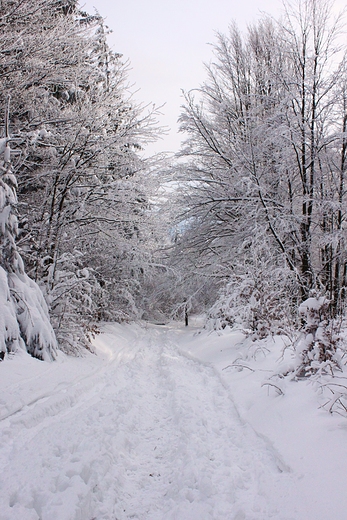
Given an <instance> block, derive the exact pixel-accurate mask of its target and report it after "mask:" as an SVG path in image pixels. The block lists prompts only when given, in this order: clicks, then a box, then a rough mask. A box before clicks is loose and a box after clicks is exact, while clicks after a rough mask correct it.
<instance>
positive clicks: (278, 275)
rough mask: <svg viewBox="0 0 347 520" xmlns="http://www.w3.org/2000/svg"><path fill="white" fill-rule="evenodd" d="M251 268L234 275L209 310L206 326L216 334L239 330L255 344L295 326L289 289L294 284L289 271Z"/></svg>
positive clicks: (259, 266)
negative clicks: (238, 328) (235, 328)
mask: <svg viewBox="0 0 347 520" xmlns="http://www.w3.org/2000/svg"><path fill="white" fill-rule="evenodd" d="M265 267H266V266H265V265H264V264H262V265H258V266H257V267H256V268H255V267H254V266H248V268H247V269H246V270H245V271H246V272H244V273H242V274H234V275H233V276H232V278H231V280H230V281H229V283H228V284H227V285H226V287H225V288H224V289H223V290H222V291H221V293H220V297H219V299H218V300H217V302H216V303H215V305H214V306H213V307H212V308H211V309H210V312H209V315H208V322H207V326H208V327H209V328H212V329H214V330H220V329H224V328H225V327H240V328H242V329H244V331H245V333H246V334H247V335H249V336H252V338H253V339H254V340H259V339H263V338H265V337H267V336H268V335H269V334H278V333H281V332H283V330H284V329H285V328H286V325H288V324H290V323H292V322H293V310H292V309H291V306H290V304H288V302H290V297H288V296H289V294H290V289H291V287H292V284H293V283H294V282H293V280H292V277H291V273H289V272H288V271H287V270H286V269H281V268H277V269H276V268H275V269H272V271H271V276H269V270H268V269H267V270H266V269H265Z"/></svg>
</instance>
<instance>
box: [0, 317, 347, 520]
mask: <svg viewBox="0 0 347 520" xmlns="http://www.w3.org/2000/svg"><path fill="white" fill-rule="evenodd" d="M251 348H253V349H254V346H251ZM279 348H280V347H279V345H278V344H277V343H275V342H274V345H273V349H271V351H270V352H269V353H268V352H265V351H264V350H259V352H255V357H256V358H257V359H256V361H254V356H253V357H252V360H253V365H252V364H251V363H250V364H248V368H244V369H243V370H240V371H237V370H235V368H234V367H231V366H230V365H231V364H232V362H233V361H234V360H235V359H236V358H238V357H239V355H240V354H241V355H242V356H243V358H244V357H245V355H246V351H247V349H249V345H248V344H247V341H246V342H245V339H244V337H243V336H242V334H241V333H238V332H223V333H222V334H220V335H218V334H216V333H213V334H211V333H208V332H206V331H203V332H199V323H198V322H196V323H195V324H193V326H190V327H188V328H185V327H183V326H178V325H175V324H171V325H166V326H160V325H149V324H147V325H146V324H142V325H134V324H132V325H117V324H108V325H106V326H105V327H104V329H103V333H102V334H100V335H99V336H97V338H96V339H95V349H96V352H97V355H92V354H88V355H87V356H86V357H85V358H79V359H76V358H68V357H66V356H65V355H63V354H59V356H58V360H57V361H56V362H54V363H44V362H41V361H37V360H35V359H33V358H31V357H29V356H28V355H27V354H24V353H20V354H18V355H16V356H14V357H12V358H7V359H6V360H5V361H4V362H2V363H0V443H1V445H0V468H1V469H0V520H39V519H40V520H125V519H136V520H174V519H175V520H268V519H276V520H345V519H346V518H347V493H346V489H347V469H346V468H347V420H346V419H344V418H343V417H340V416H337V415H336V416H335V415H329V414H328V413H327V412H326V411H324V410H322V409H319V408H318V399H317V394H316V392H315V391H314V389H313V388H312V385H308V384H307V383H306V382H302V381H300V382H297V383H294V382H293V383H292V384H290V385H288V387H287V389H286V392H285V395H280V396H277V395H276V392H275V391H273V390H274V389H271V388H270V387H262V386H261V383H262V381H264V380H266V379H267V378H268V377H269V375H270V373H271V370H273V368H274V366H275V365H276V360H277V358H278V355H279ZM254 364H256V370H255V371H254V372H253V371H252V366H255V365H254ZM240 365H244V366H246V363H244V362H243V361H242V362H240Z"/></svg>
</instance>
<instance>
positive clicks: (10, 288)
mask: <svg viewBox="0 0 347 520" xmlns="http://www.w3.org/2000/svg"><path fill="white" fill-rule="evenodd" d="M8 113H9V99H8V103H7V107H6V117H5V134H6V135H5V138H4V139H2V140H1V142H3V141H5V146H4V147H3V148H2V150H3V151H2V154H1V155H2V159H3V160H2V161H1V163H0V352H1V359H3V357H4V356H5V354H6V353H7V352H15V351H16V350H17V349H18V348H22V349H25V350H27V352H29V353H30V354H31V355H32V356H33V357H36V358H38V359H42V360H47V361H48V360H52V359H54V358H55V354H56V349H57V343H56V338H55V334H54V332H53V329H52V326H51V324H50V321H49V316H48V309H47V305H46V302H45V300H44V298H43V294H42V292H41V290H40V288H39V286H38V285H37V284H36V283H35V282H34V281H33V280H31V279H30V278H29V277H28V275H27V274H26V273H25V270H24V265H23V261H22V258H21V256H20V255H19V253H18V251H17V247H16V243H15V238H16V236H17V232H18V224H17V216H16V205H17V194H16V187H17V181H16V178H15V176H14V175H13V173H12V170H11V151H10V146H9V140H10V138H9V131H8V127H9V124H8Z"/></svg>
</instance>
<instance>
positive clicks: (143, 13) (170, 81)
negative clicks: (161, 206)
mask: <svg viewBox="0 0 347 520" xmlns="http://www.w3.org/2000/svg"><path fill="white" fill-rule="evenodd" d="M338 1H339V2H343V3H344V1H343V0H338ZM80 3H81V5H82V6H84V9H85V10H86V11H88V12H89V13H93V12H94V8H96V9H97V10H98V11H99V13H100V15H102V16H103V17H104V18H105V19H106V24H107V25H108V26H109V28H110V29H112V31H113V33H112V34H111V35H110V38H109V41H110V44H111V47H112V49H113V50H114V51H116V52H119V53H121V54H123V59H129V61H130V63H131V70H130V71H129V79H130V83H131V84H133V87H132V90H133V91H136V90H137V91H138V92H137V93H136V94H135V97H136V100H138V101H141V102H143V103H145V104H148V103H154V104H155V105H157V106H160V105H163V104H165V106H164V107H163V108H162V109H161V112H162V113H163V115H162V116H161V118H160V124H161V125H165V126H168V127H170V128H171V130H170V133H169V135H168V136H167V137H165V138H164V139H163V140H162V141H159V142H158V143H157V144H156V145H151V147H150V151H151V152H154V151H172V152H176V151H178V149H179V145H180V141H181V137H182V136H181V135H180V134H178V126H177V118H178V116H179V114H180V106H181V104H182V102H183V100H182V95H181V90H182V89H183V90H189V89H192V88H195V87H198V86H199V85H200V84H201V83H202V82H203V81H204V79H205V76H206V74H205V71H204V66H203V63H204V62H205V63H207V62H209V61H210V59H211V57H212V50H211V46H210V45H209V43H214V42H215V41H216V38H215V32H216V31H221V32H223V33H225V32H226V31H227V29H228V25H229V24H230V22H231V21H232V20H235V21H236V23H237V25H238V26H239V27H240V28H241V29H245V28H246V27H247V25H248V24H249V23H252V22H254V21H256V20H257V18H258V17H259V16H261V12H264V11H265V12H266V13H269V14H272V15H274V16H275V17H277V16H278V15H279V14H280V12H281V9H282V3H281V0H85V1H83V0H80Z"/></svg>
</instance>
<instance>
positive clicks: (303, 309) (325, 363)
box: [296, 296, 341, 377]
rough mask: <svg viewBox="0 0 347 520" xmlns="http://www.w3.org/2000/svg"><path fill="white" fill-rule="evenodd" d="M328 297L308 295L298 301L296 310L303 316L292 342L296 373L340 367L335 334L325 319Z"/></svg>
mask: <svg viewBox="0 0 347 520" xmlns="http://www.w3.org/2000/svg"><path fill="white" fill-rule="evenodd" d="M329 305H330V302H329V300H328V299H327V298H326V297H324V296H316V297H311V298H308V299H307V300H305V301H304V302H302V304H301V305H300V307H299V314H300V316H301V317H302V319H303V320H304V322H305V324H304V326H303V334H302V336H301V338H300V339H299V341H298V343H297V346H296V356H297V369H296V375H297V376H298V377H304V376H309V375H312V374H315V373H317V372H319V373H333V370H334V368H341V366H340V359H339V356H338V354H337V346H338V341H339V335H338V334H337V333H336V330H335V327H334V323H333V321H331V320H329V314H328V311H329Z"/></svg>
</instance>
